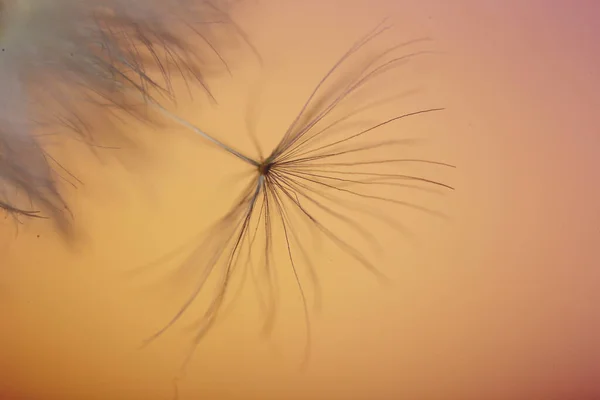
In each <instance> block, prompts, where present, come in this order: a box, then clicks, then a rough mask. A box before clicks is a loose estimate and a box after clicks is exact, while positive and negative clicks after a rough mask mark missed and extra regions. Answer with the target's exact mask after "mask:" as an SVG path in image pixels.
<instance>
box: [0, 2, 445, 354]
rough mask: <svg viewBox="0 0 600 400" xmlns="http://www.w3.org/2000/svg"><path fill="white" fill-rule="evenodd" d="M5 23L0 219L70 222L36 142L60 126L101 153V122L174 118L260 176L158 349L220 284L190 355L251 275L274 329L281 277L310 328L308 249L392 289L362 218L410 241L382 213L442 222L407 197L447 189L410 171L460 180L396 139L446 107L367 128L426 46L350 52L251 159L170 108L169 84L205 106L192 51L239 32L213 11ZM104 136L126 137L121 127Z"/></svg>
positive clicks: (201, 247)
mask: <svg viewBox="0 0 600 400" xmlns="http://www.w3.org/2000/svg"><path fill="white" fill-rule="evenodd" d="M0 12H1V16H0V18H1V19H0V46H1V47H2V53H0V90H1V97H0V207H2V208H3V209H4V210H6V211H7V212H8V213H9V214H11V215H15V216H30V217H35V216H38V215H40V214H38V212H39V209H41V210H43V211H47V212H50V213H54V216H55V217H56V218H61V215H63V214H64V210H65V209H66V204H65V202H64V200H63V198H62V196H61V194H60V190H59V189H58V187H57V184H56V181H55V174H54V172H53V171H54V168H56V165H60V164H58V163H57V162H55V160H53V159H51V158H50V157H49V156H48V154H47V153H46V152H45V151H44V149H43V146H41V145H40V144H39V142H38V138H37V136H36V133H37V132H38V129H40V127H42V128H44V129H47V128H48V126H56V127H60V129H61V130H62V131H70V132H74V133H76V134H77V135H79V136H80V137H81V139H82V140H85V141H87V142H89V143H94V142H95V141H96V140H97V139H98V136H101V135H102V134H104V133H105V132H106V131H104V130H102V129H97V127H96V125H95V121H96V119H95V118H94V115H102V116H103V115H104V113H106V112H118V113H126V114H129V115H132V116H134V117H136V118H140V119H142V120H144V121H150V122H152V121H153V119H154V116H156V115H161V116H163V117H164V116H167V117H169V118H170V119H171V121H172V122H175V123H178V124H180V125H183V126H184V127H186V128H188V129H190V130H192V131H193V132H195V133H196V134H197V135H199V136H200V137H201V138H203V139H205V140H208V141H210V142H212V143H213V144H216V145H217V146H219V147H220V149H221V150H222V151H225V152H228V153H230V154H231V155H232V156H234V157H232V162H234V161H235V159H237V161H239V162H241V163H244V164H245V165H246V166H248V167H249V170H250V171H251V176H250V177H249V178H248V181H247V186H246V188H245V190H243V191H242V192H241V193H240V194H239V198H238V199H237V200H236V201H235V202H234V204H233V206H232V208H231V209H230V210H229V211H228V212H227V213H225V215H223V216H222V217H221V218H219V219H218V220H217V221H216V222H215V224H214V225H213V227H212V228H211V229H210V230H209V231H208V232H206V236H205V239H202V240H201V241H200V243H197V246H196V248H195V250H194V251H193V252H192V254H191V255H190V256H189V257H188V258H187V259H186V261H185V262H184V263H183V265H182V266H181V268H182V269H185V270H186V271H194V275H193V276H194V277H193V279H192V281H193V282H194V288H193V290H192V291H191V292H190V294H189V297H188V300H187V301H186V302H185V304H183V305H182V307H181V308H180V310H179V311H178V312H177V313H176V315H174V316H173V318H172V319H171V320H170V321H168V322H167V323H166V324H165V326H164V327H163V328H162V329H160V330H159V331H158V332H157V333H156V334H155V335H153V336H152V337H150V338H149V341H152V340H154V339H155V338H157V337H158V336H160V335H161V334H162V333H164V332H165V331H166V330H167V329H169V328H170V327H171V326H173V324H175V323H176V322H177V321H179V320H180V318H181V317H182V316H183V315H184V313H185V312H186V311H187V310H188V309H189V307H190V306H191V305H192V304H193V303H194V301H195V300H196V299H197V297H198V295H199V294H200V292H202V291H203V289H205V288H206V287H207V285H206V283H207V281H208V280H209V279H214V280H216V282H217V292H216V293H215V294H214V296H212V297H211V299H212V300H211V301H210V303H209V304H208V306H207V307H206V309H205V312H204V313H203V315H202V316H201V318H200V320H199V322H198V324H197V325H195V326H196V329H197V330H196V333H195V335H194V337H193V340H192V350H193V349H195V348H196V346H197V345H198V343H199V342H200V340H201V339H202V338H203V336H204V335H205V333H206V332H207V330H208V329H209V328H210V327H211V326H212V325H214V323H215V321H216V320H217V317H218V316H219V315H220V313H222V309H223V305H224V303H225V299H226V298H227V295H228V294H229V293H230V292H231V286H232V285H231V282H232V280H233V278H234V277H235V276H241V277H242V279H245V277H246V275H248V276H251V277H252V278H253V279H254V281H255V283H256V284H257V286H261V282H262V284H263V288H264V287H266V292H265V291H260V290H259V291H258V292H259V293H260V300H261V304H263V305H264V306H265V307H266V311H267V314H266V315H267V318H266V320H265V327H266V329H268V328H269V326H271V324H272V323H273V319H274V315H275V312H276V308H277V297H278V291H277V284H276V282H277V275H278V273H281V271H282V268H281V266H282V265H283V264H286V265H287V267H288V268H289V270H288V271H290V270H291V271H292V276H293V277H294V278H295V280H296V282H297V288H298V293H299V295H300V298H301V301H302V303H303V305H304V308H303V309H304V315H305V321H306V326H307V328H309V311H308V306H307V296H306V293H305V290H304V288H303V285H302V283H301V282H302V279H301V275H302V276H305V277H307V278H308V279H309V280H310V281H311V282H312V283H313V284H314V285H317V286H318V279H317V272H316V271H317V269H318V265H317V263H318V262H319V261H318V260H317V259H315V257H312V253H313V249H311V248H310V247H309V244H311V243H313V244H314V243H320V242H321V241H327V242H329V243H330V244H331V245H332V246H333V247H337V250H339V251H340V252H342V253H344V254H345V256H347V257H348V259H349V260H351V261H353V262H355V263H356V264H359V265H362V266H363V267H365V268H366V269H367V270H369V271H371V272H373V273H374V274H376V276H378V277H379V278H385V276H384V274H382V273H381V272H380V271H379V270H378V268H376V266H375V265H374V262H373V261H372V260H371V259H370V258H369V257H368V256H366V255H365V254H364V252H363V251H362V250H361V246H360V245H357V244H356V243H355V242H354V241H353V239H352V238H353V237H354V238H358V239H357V240H360V241H362V242H365V243H370V244H374V243H376V242H377V237H375V236H376V235H374V234H373V232H370V231H368V230H367V229H366V227H365V226H364V224H363V223H362V222H363V221H364V219H365V218H371V219H374V220H377V221H379V222H380V223H383V224H386V225H388V226H390V227H391V228H393V229H398V230H402V229H403V227H402V223H401V221H396V220H395V218H394V215H390V214H389V213H387V214H386V213H384V212H382V208H381V207H382V205H386V204H388V205H393V206H398V207H408V208H411V209H414V210H417V211H420V212H427V213H431V214H436V212H435V211H433V210H430V209H428V208H426V207H423V206H419V205H417V204H413V203H411V202H409V201H407V199H406V198H405V193H406V192H405V190H406V189H410V190H422V191H444V190H451V189H452V187H450V186H448V185H447V184H445V183H443V182H439V181H437V180H435V179H429V178H426V177H424V176H422V175H420V174H411V173H409V172H407V171H406V169H403V168H409V167H411V166H415V165H416V166H420V167H429V168H445V167H452V165H449V164H446V163H442V162H438V161H434V160H427V159H420V158H415V157H409V156H407V155H406V154H407V153H406V149H407V148H408V146H409V145H410V142H411V141H410V138H407V137H406V136H403V135H402V130H401V126H400V125H401V124H402V122H403V121H405V120H408V119H413V118H424V117H426V116H428V115H432V114H434V113H437V112H440V111H442V110H443V109H442V108H416V109H413V110H404V111H403V112H398V111H397V110H396V111H393V112H394V114H391V115H388V116H387V117H384V118H382V119H380V120H376V121H374V120H372V119H370V118H371V117H369V118H365V117H364V116H361V115H363V114H364V113H365V112H366V111H368V110H371V109H373V108H377V107H379V106H380V105H381V104H382V103H383V102H382V99H369V101H370V103H366V102H363V100H365V99H363V98H362V97H363V96H364V95H365V93H368V91H367V90H366V89H368V88H369V87H370V86H371V85H373V84H374V83H375V82H377V81H379V82H380V83H381V82H386V81H387V82H389V83H388V84H387V85H388V86H393V82H394V81H393V80H392V78H391V77H390V75H389V74H390V72H392V71H395V70H397V69H398V68H399V67H401V66H403V65H405V64H406V63H408V62H410V61H411V60H412V59H414V58H415V57H418V56H421V55H423V54H427V52H426V51H417V50H410V49H411V48H414V46H415V45H417V44H418V43H420V42H421V41H412V42H408V43H403V44H400V45H396V46H393V47H390V48H387V49H385V50H383V51H380V52H378V53H377V54H375V55H373V54H371V55H369V56H367V55H368V54H369V53H368V52H367V51H366V50H365V49H367V48H368V45H369V44H371V43H373V42H374V41H375V39H377V38H378V37H380V36H381V35H382V34H383V33H384V32H386V31H388V29H389V28H390V26H388V25H386V24H385V22H383V23H381V24H380V25H378V26H377V27H376V28H375V29H373V30H372V31H370V32H369V33H368V34H367V35H365V36H363V37H362V38H360V39H359V40H358V41H357V42H355V43H354V44H353V45H352V46H351V47H350V49H349V50H348V51H347V52H346V53H345V54H343V55H342V57H341V58H340V59H339V60H338V61H337V62H336V63H335V64H334V65H333V66H332V67H331V69H330V70H329V71H326V73H325V75H324V76H323V78H322V79H321V81H320V82H317V84H316V87H315V89H314V91H313V92H312V94H310V96H309V98H308V99H307V100H306V102H305V103H304V105H303V107H301V109H300V110H299V113H298V114H297V116H296V117H295V118H294V119H293V121H291V124H290V125H289V127H288V128H287V130H285V131H284V132H282V135H281V139H280V141H279V143H278V144H277V145H276V146H275V147H274V149H272V150H271V151H270V152H267V153H263V151H262V150H261V149H260V146H259V145H258V141H257V140H256V138H254V137H253V139H254V140H253V141H254V143H255V144H256V145H257V146H256V149H255V151H256V153H257V155H256V156H254V157H253V156H251V155H249V154H248V153H246V152H245V151H243V150H241V149H235V148H233V147H231V146H229V145H227V144H225V143H223V142H222V141H220V140H218V139H216V138H214V137H212V136H210V135H208V134H207V133H205V132H204V131H202V130H201V129H200V128H198V127H196V126H194V125H192V124H191V123H189V122H187V121H186V120H184V119H182V118H180V117H179V116H177V115H175V114H173V113H171V112H170V111H168V110H167V108H165V107H166V106H165V105H164V102H166V101H167V102H168V101H172V100H174V98H175V93H174V91H173V86H172V85H171V77H172V75H173V74H177V75H178V76H179V77H182V78H183V79H185V80H186V81H188V80H189V81H192V80H193V81H194V82H195V83H199V84H200V86H201V87H203V88H204V89H205V90H206V91H207V92H208V93H210V92H209V91H208V86H207V84H206V81H205V78H204V75H203V71H204V69H203V68H204V64H203V58H202V57H200V54H201V53H199V52H197V51H196V49H195V46H194V43H197V42H198V37H199V38H201V39H202V42H203V43H204V44H207V45H208V48H209V49H210V50H212V51H214V52H215V53H216V50H215V48H214V46H213V44H212V41H211V39H210V36H209V34H210V31H211V29H212V27H213V25H214V24H217V23H227V24H231V21H230V20H229V19H228V18H227V13H226V10H224V8H223V5H222V4H218V2H216V0H215V1H210V0H96V1H91V0H0ZM232 26H233V25H232ZM236 32H237V33H238V34H239V33H240V32H239V30H236ZM407 49H408V50H407ZM216 54H218V53H216ZM223 65H224V66H225V67H226V64H224V63H223ZM348 66H351V67H352V68H348ZM49 100H52V101H51V102H49ZM48 104H51V106H48ZM83 105H85V106H83ZM90 110H91V111H90ZM109 131H110V132H111V133H114V132H115V131H117V132H118V133H122V132H120V131H119V130H118V127H111V129H110V130H109ZM53 162H54V163H55V164H53ZM402 190H404V192H403V191H402ZM15 193H24V194H25V195H26V197H25V198H28V199H30V200H31V204H32V205H34V207H33V208H30V207H25V206H24V203H22V202H21V199H22V198H24V197H20V196H19V195H18V194H15ZM35 207H39V209H37V208H35ZM331 221H335V224H334V225H335V226H334V225H331V224H330V222H331ZM305 234H306V235H309V237H305ZM355 240H356V239H355ZM279 245H281V246H282V247H281V248H282V249H283V250H284V254H285V257H284V259H280V260H275V258H274V256H273V254H274V249H275V248H276V247H278V246H279ZM280 254H281V253H280ZM300 265H302V266H303V267H304V268H303V269H304V272H303V273H300V272H299V267H300ZM317 292H318V291H317ZM234 294H235V293H234ZM308 337H310V335H308ZM192 352H193V351H190V353H189V354H190V356H191V354H192ZM188 360H189V357H188V358H186V360H185V363H184V365H185V364H186V363H187V361H188Z"/></svg>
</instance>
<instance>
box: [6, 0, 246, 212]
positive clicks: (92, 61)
mask: <svg viewBox="0 0 600 400" xmlns="http://www.w3.org/2000/svg"><path fill="white" fill-rule="evenodd" d="M228 26H229V27H234V25H232V23H231V21H230V20H229V18H228V17H227V10H226V6H225V5H224V4H223V3H222V2H220V1H219V0H0V49H1V52H0V208H1V209H4V211H6V212H8V213H9V214H11V215H15V216H18V215H25V216H42V215H49V216H53V217H56V219H57V220H58V222H59V223H61V222H60V221H61V220H62V223H65V221H66V220H65V219H64V217H65V215H64V212H65V210H67V207H66V204H65V202H64V201H63V199H62V197H61V195H60V191H59V190H58V188H57V185H56V181H55V174H54V172H53V168H52V163H50V160H49V156H48V155H47V154H46V153H45V151H44V149H43V146H41V145H40V143H39V142H38V140H37V138H36V132H38V130H39V129H40V127H44V128H46V129H47V128H48V126H52V127H53V129H55V130H56V128H57V127H58V128H59V129H60V130H62V131H64V132H67V131H68V132H70V133H76V134H78V135H82V136H84V139H85V140H86V141H89V142H90V143H91V142H93V141H95V140H97V139H98V137H97V136H98V135H101V134H102V132H105V133H106V130H98V129H95V127H96V124H95V122H98V121H101V120H103V119H105V118H106V116H105V115H103V114H105V113H107V112H115V111H116V112H125V113H128V114H133V115H135V116H136V117H140V118H145V119H147V118H148V115H147V113H144V112H143V107H140V106H142V105H143V104H144V102H145V101H151V102H152V103H153V104H161V102H164V101H168V100H172V99H173V98H174V96H175V93H174V91H173V89H172V85H171V78H172V77H173V75H178V76H180V77H183V78H184V79H185V80H186V82H188V83H191V82H192V81H194V82H195V83H196V84H199V85H201V86H202V87H203V88H204V89H205V90H206V91H207V92H208V87H207V85H206V83H205V79H204V71H206V69H207V68H208V65H207V64H208V63H207V62H206V59H207V57H211V56H212V57H211V59H214V56H215V55H216V56H218V59H220V61H221V62H222V59H221V57H220V55H219V53H218V52H217V47H218V46H217V45H218V43H216V42H215V41H216V39H217V38H216V36H219V35H220V34H225V31H223V27H225V29H227V27H228ZM215 28H219V29H220V30H219V34H215ZM207 51H208V52H211V53H212V54H211V55H208V53H207ZM220 66H221V67H222V68H226V67H227V66H226V64H225V63H224V62H222V63H221V64H220ZM110 131H111V132H112V133H114V130H112V129H111V130H110Z"/></svg>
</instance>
